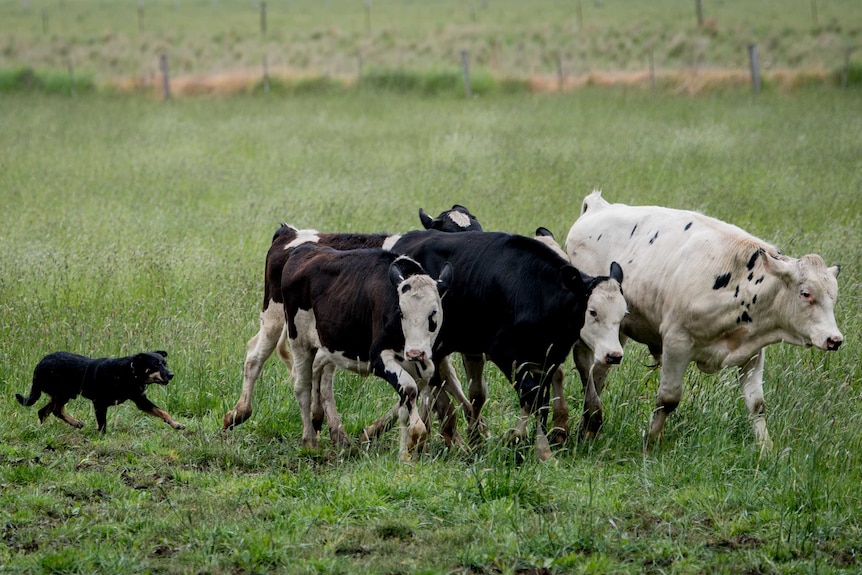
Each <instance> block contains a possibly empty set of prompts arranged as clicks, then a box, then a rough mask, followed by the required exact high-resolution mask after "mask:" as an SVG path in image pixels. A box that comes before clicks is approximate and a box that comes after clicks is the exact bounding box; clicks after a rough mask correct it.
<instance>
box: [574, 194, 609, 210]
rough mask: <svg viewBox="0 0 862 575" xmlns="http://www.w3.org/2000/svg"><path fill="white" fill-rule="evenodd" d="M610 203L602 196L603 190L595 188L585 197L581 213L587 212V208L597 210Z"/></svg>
mask: <svg viewBox="0 0 862 575" xmlns="http://www.w3.org/2000/svg"><path fill="white" fill-rule="evenodd" d="M609 205H610V204H608V202H607V200H605V199H604V198H603V197H602V191H601V190H593V192H592V193H591V194H590V195H588V196H587V197H586V198H584V202H583V203H582V204H581V215H584V214H585V213H587V210H595V209H596V208H603V207H605V206H609Z"/></svg>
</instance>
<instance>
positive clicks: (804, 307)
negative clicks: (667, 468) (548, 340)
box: [566, 191, 844, 449]
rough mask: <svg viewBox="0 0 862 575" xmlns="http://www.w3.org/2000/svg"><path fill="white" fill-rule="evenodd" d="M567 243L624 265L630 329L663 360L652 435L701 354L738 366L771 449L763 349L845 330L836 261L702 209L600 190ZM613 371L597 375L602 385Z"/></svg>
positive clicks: (586, 258) (705, 365)
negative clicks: (617, 197) (620, 200)
mask: <svg viewBox="0 0 862 575" xmlns="http://www.w3.org/2000/svg"><path fill="white" fill-rule="evenodd" d="M566 252H567V253H568V254H569V257H570V258H571V261H572V264H573V265H575V266H576V267H577V268H578V269H580V270H583V271H585V272H586V273H598V272H599V271H602V270H605V269H607V266H608V265H609V263H610V262H611V261H618V262H620V263H621V265H622V266H623V267H624V268H625V270H626V286H625V297H626V302H627V303H628V312H629V313H628V315H627V316H626V318H625V320H624V321H623V324H622V333H623V335H624V336H626V337H630V338H631V339H634V340H635V341H639V342H641V343H644V344H646V345H647V346H648V347H649V349H650V352H651V353H652V354H653V356H654V357H655V359H656V361H657V362H658V363H660V364H661V381H660V384H659V389H658V395H657V399H656V410H655V413H654V416H653V421H652V425H651V426H650V430H649V440H650V441H651V442H654V441H655V440H656V439H657V438H658V437H659V436H660V435H661V433H662V430H663V428H664V424H665V419H666V418H667V416H668V414H670V413H671V412H672V411H673V410H674V409H676V407H677V405H678V404H679V401H680V398H681V397H682V384H683V376H684V374H685V370H686V368H687V366H688V364H689V363H691V362H695V363H696V364H697V367H698V368H699V369H700V370H701V371H703V372H705V373H714V372H717V371H719V370H720V369H721V368H723V367H727V366H735V367H738V368H739V381H740V384H741V386H742V394H743V397H744V399H745V405H746V407H747V408H748V412H749V414H750V415H751V417H752V419H753V425H754V433H755V436H756V439H757V441H758V444H759V445H760V447H761V449H769V448H771V447H772V441H771V440H770V438H769V432H768V431H767V429H766V420H765V415H764V404H763V359H764V352H763V348H764V347H765V346H767V345H770V344H773V343H778V342H782V341H784V342H788V343H792V344H794V345H802V346H806V347H807V346H812V345H813V346H816V347H818V348H820V349H824V350H837V349H838V347H839V346H840V345H841V342H842V341H843V339H844V337H843V336H842V335H841V332H840V331H839V330H838V326H837V325H836V323H835V316H834V313H833V308H834V307H835V301H836V299H837V297H838V282H837V281H836V278H837V277H838V271H839V268H838V267H837V266H835V267H829V268H827V267H826V264H825V263H824V261H823V258H821V257H820V256H819V255H816V254H812V255H806V256H803V257H801V258H799V259H795V258H791V257H788V256H785V255H783V254H781V252H779V251H778V250H777V249H776V248H775V247H774V246H772V245H770V244H767V243H766V242H764V241H762V240H759V239H757V238H756V237H754V236H752V235H750V234H748V233H747V232H745V231H743V230H741V229H740V228H738V227H736V226H733V225H730V224H727V223H724V222H722V221H719V220H716V219H714V218H710V217H707V216H704V215H702V214H699V213H696V212H690V211H683V210H675V209H668V208H661V207H655V206H627V205H623V204H609V203H608V202H607V201H605V200H604V199H603V198H602V197H601V192H599V191H594V192H593V193H592V194H590V195H588V196H587V197H586V198H585V199H584V202H583V205H582V206H581V215H580V217H579V218H578V219H577V220H576V221H575V223H574V224H573V225H572V228H571V230H570V231H569V235H568V237H567V239H566ZM576 359H577V358H576ZM579 369H581V366H579ZM606 372H607V370H606V369H605V373H602V374H598V373H595V371H594V374H593V375H594V382H595V386H596V391H597V393H599V394H601V391H602V387H603V385H604V379H605V376H606ZM599 420H600V413H599Z"/></svg>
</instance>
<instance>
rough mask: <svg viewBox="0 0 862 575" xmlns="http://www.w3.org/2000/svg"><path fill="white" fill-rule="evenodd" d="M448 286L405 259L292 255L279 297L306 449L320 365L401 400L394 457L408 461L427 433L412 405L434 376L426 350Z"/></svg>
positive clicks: (327, 251) (376, 254)
mask: <svg viewBox="0 0 862 575" xmlns="http://www.w3.org/2000/svg"><path fill="white" fill-rule="evenodd" d="M451 281H452V267H451V266H449V265H445V264H444V265H443V266H442V267H441V268H440V273H439V280H436V281H435V280H434V279H432V278H431V277H429V276H428V275H427V274H425V272H424V270H423V269H422V266H420V265H419V264H418V263H416V262H415V261H413V260H412V259H410V258H408V257H406V256H399V255H396V254H393V253H392V252H387V251H384V250H380V249H365V250H353V251H337V250H334V249H332V248H328V247H323V246H316V245H313V244H309V245H303V246H300V247H297V248H296V249H295V250H294V251H293V254H292V255H291V256H290V258H289V259H288V261H287V262H286V263H285V266H284V270H283V274H282V281H281V294H282V298H283V301H284V315H285V318H286V322H287V332H288V340H289V342H290V349H291V352H292V355H293V368H292V375H293V380H294V392H295V394H296V399H297V401H298V402H299V406H300V413H301V415H302V440H303V443H304V444H305V445H306V446H307V447H312V448H316V447H318V440H317V429H315V426H314V422H313V421H312V416H311V399H312V378H313V368H314V364H315V363H320V362H325V363H328V364H332V365H335V366H338V367H341V368H344V369H348V370H351V371H354V372H357V373H360V374H369V373H373V374H374V375H376V376H378V377H380V378H382V379H384V380H386V381H387V382H388V383H389V384H390V385H392V387H393V388H394V389H395V391H396V392H398V395H399V398H400V400H399V410H398V411H399V414H398V415H399V421H400V423H401V442H400V454H401V457H402V458H403V459H409V458H410V454H411V453H412V451H413V450H414V449H415V447H416V445H417V444H421V443H422V442H423V441H424V438H425V436H426V433H427V432H426V428H425V425H424V423H423V421H422V419H421V418H420V417H419V415H418V412H417V405H416V402H417V399H418V395H419V390H420V388H422V387H424V386H426V385H427V382H428V380H429V379H430V377H431V375H432V374H433V373H434V364H433V362H432V359H433V352H432V347H433V345H434V342H435V339H436V338H437V334H438V332H439V331H440V326H441V324H442V323H443V308H442V305H441V302H440V298H441V295H442V293H444V292H445V290H446V286H447V285H448V284H449V283H450V282H451ZM325 404H328V405H332V406H333V407H334V403H331V404H330V403H329V402H326V403H325ZM326 415H327V418H328V420H329V424H330V427H332V426H333V425H339V426H340V422H337V421H336V420H337V419H338V413H337V412H335V411H333V412H332V413H327V414H326Z"/></svg>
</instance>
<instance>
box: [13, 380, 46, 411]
mask: <svg viewBox="0 0 862 575" xmlns="http://www.w3.org/2000/svg"><path fill="white" fill-rule="evenodd" d="M41 395H42V392H41V391H40V390H39V388H37V387H36V386H35V385H34V386H33V387H32V388H31V389H30V395H29V396H28V397H24V396H23V395H21V394H20V393H16V394H15V399H17V400H18V403H20V404H21V405H24V406H26V407H30V406H31V405H33V404H34V403H36V402H37V401H39V397H41Z"/></svg>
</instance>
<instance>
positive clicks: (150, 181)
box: [0, 89, 862, 573]
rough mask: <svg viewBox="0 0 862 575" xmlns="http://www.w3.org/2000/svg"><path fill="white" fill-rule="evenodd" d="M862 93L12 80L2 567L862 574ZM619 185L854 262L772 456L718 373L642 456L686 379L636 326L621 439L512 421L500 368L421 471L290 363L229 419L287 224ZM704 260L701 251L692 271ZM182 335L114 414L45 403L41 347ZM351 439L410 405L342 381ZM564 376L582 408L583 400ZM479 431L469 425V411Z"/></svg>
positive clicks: (505, 203)
mask: <svg viewBox="0 0 862 575" xmlns="http://www.w3.org/2000/svg"><path fill="white" fill-rule="evenodd" d="M859 105H860V102H859V97H858V94H853V93H840V92H836V91H832V90H818V89H809V90H803V91H801V92H800V93H798V94H796V95H794V96H793V97H787V96H782V95H779V94H770V93H767V94H762V95H761V97H757V98H754V97H751V96H750V95H748V94H747V93H745V94H743V93H739V94H734V93H732V92H728V93H723V94H716V95H714V96H710V97H703V98H697V99H694V98H689V97H684V96H671V95H667V94H665V95H655V94H648V93H644V92H641V91H624V90H602V89H586V90H583V91H579V92H577V93H575V94H571V95H565V96H553V97H538V96H530V95H525V94H518V95H501V94H496V95H490V96H487V97H483V98H480V99H476V100H471V101H464V100H462V99H460V98H459V99H454V98H416V97H403V96H400V97H399V96H396V95H392V94H387V93H385V92H382V93H381V92H377V91H374V92H372V91H368V92H366V91H362V90H360V91H354V92H350V93H347V94H344V93H337V94H327V93H325V92H324V93H314V94H308V95H301V94H298V95H294V96H293V97H289V98H265V97H263V96H261V95H258V96H244V97H237V98H232V99H229V100H211V99H199V100H189V101H174V102H170V103H167V104H163V103H157V102H153V101H150V100H148V99H144V98H136V97H132V98H115V97H109V96H105V95H92V96H88V97H83V98H76V99H74V100H71V99H66V98H54V97H49V96H44V95H40V94H35V95H34V94H7V95H5V96H4V97H3V98H0V117H2V118H4V121H3V127H2V129H0V149H2V150H3V153H2V154H0V200H2V206H3V208H4V209H2V210H0V246H2V249H0V390H2V393H0V413H2V414H3V415H2V416H0V418H2V425H0V486H2V489H0V532H2V535H3V537H2V540H3V545H0V571H4V572H7V571H8V572H22V573H23V572H27V573H34V572H45V573H49V572H51V573H60V572H62V573H89V572H129V573H136V572H141V573H143V572H162V573H198V572H211V573H252V572H297V573H355V572H357V571H360V570H363V571H367V572H370V573H394V572H399V573H447V572H454V573H471V572H473V573H519V572H531V573H564V572H565V573H568V572H575V573H642V572H651V573H661V572H673V573H703V572H716V573H740V572H749V573H814V572H818V573H852V572H856V571H858V570H859V568H860V566H862V559H860V553H862V525H860V519H859V518H860V517H862V508H860V505H862V504H860V502H862V488H860V484H862V483H860V479H862V477H860V471H859V470H860V468H862V466H860V463H862V461H860V457H862V427H860V417H859V409H858V407H859V399H860V393H862V388H860V380H862V378H860V368H859V365H860V352H859V346H858V342H857V338H856V336H855V334H856V333H858V332H859V331H860V328H862V326H860V323H862V322H860V316H859V309H860V303H862V302H860V291H859V285H860V278H862V275H860V273H859V269H860V255H859V254H860V252H862V250H860V244H862V232H860V230H862V221H860V218H862V200H860V197H862V196H860V193H859V192H860V190H862V163H860V158H862V155H860V151H862V136H860V134H862V120H860V117H859V114H858V110H859ZM594 187H597V188H601V189H603V192H604V196H605V197H606V198H607V199H609V200H610V201H614V202H625V203H632V204H660V205H667V206H673V207H680V208H686V209H697V210H701V211H704V212H705V213H707V214H710V215H713V216H716V217H719V218H722V219H725V220H728V221H730V222H733V223H735V224H737V225H739V226H741V227H743V228H745V229H747V230H749V231H751V232H752V233H754V234H755V235H758V236H759V237H762V238H764V239H766V240H769V241H772V242H773V243H775V244H777V245H778V246H779V247H781V249H782V250H783V251H785V252H786V253H789V254H791V255H802V254H804V253H809V252H817V253H820V254H822V255H823V256H824V257H825V259H826V260H827V261H828V262H829V263H830V264H833V263H840V264H841V265H842V272H841V275H840V277H839V285H840V296H839V301H838V306H837V308H836V317H837V319H838V323H839V326H840V327H841V329H842V331H843V332H844V334H845V336H846V342H845V344H844V346H843V347H842V348H841V350H840V351H838V352H837V353H833V354H826V353H824V352H820V351H816V350H804V349H800V348H794V347H790V346H786V345H779V346H774V347H772V348H770V349H769V351H768V352H767V365H766V376H765V379H766V383H765V391H766V407H767V415H768V422H769V426H770V430H771V433H772V435H773V438H774V440H775V443H776V448H775V452H774V453H773V454H771V455H769V456H765V457H761V456H760V454H759V453H758V452H757V449H756V447H755V445H754V438H753V435H752V432H751V426H750V423H749V421H748V416H747V413H746V410H745V408H744V406H743V404H742V401H741V399H740V397H739V395H740V392H739V389H738V385H737V384H736V382H735V378H734V374H733V373H731V372H726V373H722V374H719V375H717V376H707V375H703V374H700V373H696V372H691V373H689V374H688V377H687V378H686V388H685V393H684V397H683V402H682V404H681V405H680V408H679V409H678V410H677V411H676V412H675V413H674V414H673V416H672V417H671V418H670V419H669V422H668V426H667V430H666V435H665V437H664V438H663V440H662V442H661V444H660V445H659V446H658V447H657V448H656V449H654V450H652V451H651V452H649V453H644V452H643V449H642V448H643V432H644V430H645V428H646V426H647V424H648V422H649V419H650V414H651V409H652V406H653V404H654V396H655V392H656V389H657V386H658V375H657V373H656V372H654V371H650V370H649V369H648V368H647V367H646V366H647V365H648V364H649V363H650V358H649V355H648V354H647V353H646V352H645V350H644V349H643V348H642V347H640V346H637V345H634V344H629V345H628V346H627V347H626V358H625V360H624V362H623V364H622V365H621V366H620V367H619V368H618V369H615V371H614V372H613V374H612V376H611V377H610V379H609V383H608V387H607V390H606V393H605V395H604V401H605V407H606V424H605V428H604V431H603V435H602V437H601V438H600V439H598V440H596V441H593V442H588V443H576V442H570V443H568V444H566V445H565V446H563V447H562V448H560V449H558V451H557V461H556V463H555V464H552V465H545V464H541V463H539V462H538V461H536V458H535V456H534V454H533V450H532V448H531V446H529V445H527V446H515V447H513V446H509V445H506V444H505V443H503V442H502V440H501V437H502V435H503V433H504V431H505V430H506V429H508V427H509V426H511V425H512V423H513V422H514V420H515V418H516V416H517V413H518V406H517V401H516V397H515V394H514V392H513V391H512V390H511V389H510V388H509V385H508V384H507V383H506V382H505V380H504V379H503V378H502V376H501V375H500V373H499V371H497V370H496V368H493V367H488V368H487V371H486V374H487V376H488V377H489V379H490V388H491V398H490V401H489V403H488V405H487V408H486V415H487V417H488V419H489V426H490V429H491V431H492V437H491V438H490V439H489V440H488V441H487V442H486V444H485V445H484V446H483V447H482V448H480V449H479V450H477V451H476V452H475V453H472V454H466V453H461V452H449V451H447V450H446V449H445V448H444V447H443V446H442V442H441V441H439V440H438V439H433V440H432V441H430V443H429V446H428V450H427V452H426V453H425V454H424V455H423V456H422V457H421V458H419V460H418V461H417V462H415V463H413V464H410V465H404V464H399V463H398V461H397V455H396V452H397V438H396V437H395V436H394V434H393V435H389V436H387V437H385V438H384V439H383V440H382V441H380V442H379V443H377V444H375V445H373V446H371V448H370V449H369V450H368V451H359V452H340V451H337V450H336V449H334V448H333V447H332V446H331V445H330V444H329V442H328V441H327V440H326V438H325V437H324V440H323V448H322V450H321V451H320V452H313V451H308V450H304V449H302V448H301V446H300V433H301V426H300V423H299V417H298V409H297V407H296V402H295V401H294V399H293V393H292V385H291V382H290V381H289V379H288V373H287V370H286V369H285V367H284V366H283V365H282V364H281V363H280V362H279V361H278V360H277V359H274V358H273V359H271V360H270V362H269V363H268V364H267V365H266V367H265V368H264V373H263V376H262V377H261V379H260V381H259V383H258V388H257V391H256V394H255V412H254V414H253V416H252V418H251V419H250V420H249V421H248V422H246V423H245V424H243V425H242V426H240V427H239V428H237V429H236V430H234V431H232V432H222V431H221V430H220V427H221V417H222V415H223V414H224V412H225V411H227V410H228V409H229V408H231V407H232V406H233V404H234V402H235V401H236V399H237V397H238V395H239V388H240V383H241V372H242V363H243V359H244V354H245V343H246V341H247V340H248V339H249V338H250V337H251V336H252V335H253V334H254V333H255V332H256V330H257V327H258V319H257V313H258V310H259V307H260V303H261V297H262V289H261V287H262V279H263V263H264V256H265V253H266V250H267V248H268V245H269V241H270V238H271V235H272V232H273V231H274V230H275V228H276V227H277V226H278V224H279V222H281V221H287V222H290V223H292V224H294V225H296V226H300V227H314V228H317V229H319V230H340V231H356V232H372V231H382V230H386V231H391V232H401V231H406V230H409V229H413V228H415V227H418V218H417V211H418V208H420V207H422V208H424V209H425V210H426V211H429V212H434V211H440V210H443V209H446V208H448V207H449V206H451V205H452V204H453V203H461V204H464V205H466V206H468V207H469V208H470V209H471V211H473V212H474V213H476V214H477V215H478V217H479V219H480V221H481V222H482V224H483V225H484V227H485V229H487V230H505V231H511V232H517V233H522V234H531V233H532V232H533V231H534V230H535V228H536V227H538V226H540V225H543V226H546V227H548V228H549V229H551V230H552V231H553V232H554V233H555V234H556V235H557V238H558V239H560V240H562V239H563V238H564V237H565V234H566V232H567V230H568V227H569V226H570V225H571V223H572V221H573V220H574V219H575V217H576V215H577V213H578V210H579V207H580V202H581V199H582V198H583V196H584V195H586V194H587V193H589V192H590V191H591V190H592V189H593V188H594ZM681 265H687V264H686V263H682V264H681ZM57 349H67V350H70V351H75V352H78V353H85V354H88V355H94V356H103V355H125V354H130V353H134V352H137V351H140V350H142V349H167V350H168V351H169V354H170V355H169V357H168V363H169V365H170V366H171V368H172V369H173V370H174V371H175V372H176V377H175V379H174V381H173V382H172V383H171V385H169V386H167V387H164V388H162V387H159V388H155V389H152V390H151V391H150V393H149V396H150V397H151V399H153V400H154V401H155V402H156V403H157V404H159V405H160V406H162V407H164V408H165V409H167V410H168V411H169V412H170V413H171V414H172V415H173V416H174V417H175V418H176V419H177V420H178V421H181V422H182V423H185V424H186V425H187V427H188V428H187V430H186V431H183V432H175V431H174V430H172V429H170V428H169V427H168V426H166V425H164V423H162V422H161V421H159V420H157V419H155V418H150V417H147V416H145V415H144V414H141V413H139V412H137V410H135V409H134V407H133V406H132V405H129V404H124V405H122V406H119V407H113V408H111V410H109V412H108V419H109V421H108V429H109V431H108V433H107V435H105V436H100V435H99V434H98V433H97V432H96V431H95V421H94V417H93V415H92V408H91V406H90V404H89V402H87V401H86V400H83V399H78V400H76V401H73V402H72V403H70V405H69V411H70V413H72V414H73V415H74V416H76V417H79V418H80V419H82V420H83V421H84V422H85V425H86V426H85V428H84V429H83V430H75V429H72V428H71V427H69V426H67V425H66V424H64V423H63V422H61V421H59V420H57V419H56V418H53V419H51V420H49V421H46V423H45V424H43V425H39V423H38V418H37V416H36V413H35V411H36V410H35V408H31V409H26V408H23V407H21V406H19V405H18V404H17V402H15V399H14V393H15V392H24V391H26V390H27V388H28V386H29V383H30V379H29V378H30V375H31V373H32V369H33V367H34V366H35V364H36V362H37V361H38V360H39V358H40V357H42V356H43V355H44V354H46V353H48V352H51V351H54V350H57ZM336 388H337V393H338V395H337V401H338V403H339V408H340V410H341V413H342V415H343V416H344V419H345V425H346V427H347V428H348V430H349V431H350V432H351V433H354V434H355V433H357V432H358V431H359V429H361V427H362V426H363V425H364V424H365V423H367V422H368V421H369V419H371V418H372V417H374V416H376V415H378V414H380V413H382V412H383V410H385V409H387V408H388V407H390V406H391V402H392V400H393V393H392V391H391V390H390V389H388V388H387V387H386V386H385V384H383V383H382V382H381V381H379V380H377V379H375V378H358V377H355V376H352V375H349V374H345V373H339V374H338V375H337V380H336ZM579 388H580V385H579V383H578V382H577V381H576V377H575V375H574V373H570V374H569V377H568V380H567V390H568V395H569V400H570V404H571V406H572V407H573V412H574V413H577V411H578V405H579V403H580V401H581V392H580V389H579ZM461 428H462V429H463V421H462V422H461Z"/></svg>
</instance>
